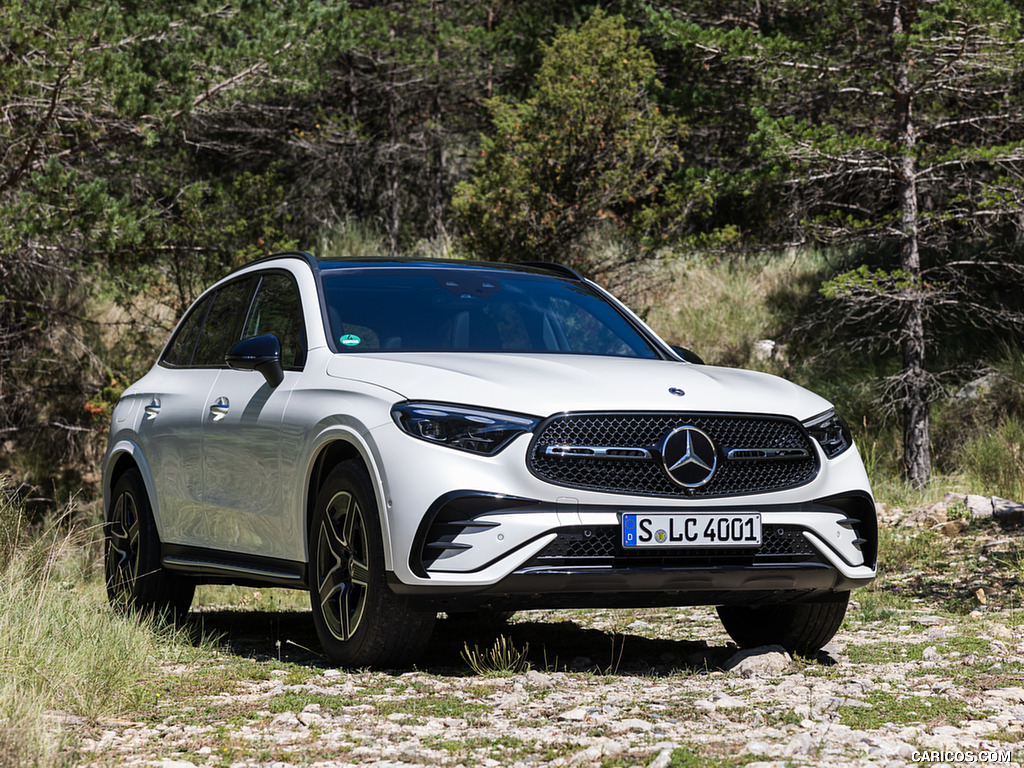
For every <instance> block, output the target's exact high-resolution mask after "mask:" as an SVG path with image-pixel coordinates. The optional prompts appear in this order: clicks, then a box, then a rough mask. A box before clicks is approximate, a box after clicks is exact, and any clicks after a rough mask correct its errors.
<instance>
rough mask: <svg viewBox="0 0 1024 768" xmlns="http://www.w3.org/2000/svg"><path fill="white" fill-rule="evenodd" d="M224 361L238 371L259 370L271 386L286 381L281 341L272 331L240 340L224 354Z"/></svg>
mask: <svg viewBox="0 0 1024 768" xmlns="http://www.w3.org/2000/svg"><path fill="white" fill-rule="evenodd" d="M224 362H226V363H227V364H228V367H229V368H233V369H235V370H236V371H257V372H258V373H261V374H263V378H265V379H266V380H267V384H269V385H270V386H271V387H276V386H278V385H279V384H280V383H281V382H282V381H284V366H283V365H282V364H281V342H280V341H278V339H277V336H275V335H274V334H272V333H265V334H263V335H262V336H253V337H252V338H249V339H243V340H242V341H240V342H238V343H237V344H235V346H233V347H232V348H231V350H230V351H229V352H228V353H227V355H225V356H224Z"/></svg>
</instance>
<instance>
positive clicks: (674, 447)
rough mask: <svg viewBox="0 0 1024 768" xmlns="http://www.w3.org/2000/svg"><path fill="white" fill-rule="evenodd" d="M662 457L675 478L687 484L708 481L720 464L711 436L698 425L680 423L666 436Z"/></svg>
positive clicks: (678, 481) (694, 486) (670, 474)
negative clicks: (679, 425)
mask: <svg viewBox="0 0 1024 768" xmlns="http://www.w3.org/2000/svg"><path fill="white" fill-rule="evenodd" d="M661 458H662V461H663V463H664V466H665V471H666V472H667V473H668V476H669V477H670V478H672V481H673V482H674V483H676V484H677V485H681V486H683V487H684V488H699V487H700V486H702V485H705V484H706V483H708V481H710V480H711V478H712V477H713V476H714V474H715V468H716V467H717V466H718V451H717V449H716V448H715V444H714V443H713V442H712V441H711V438H710V437H708V436H707V435H706V434H704V433H703V432H701V431H700V430H699V429H697V428H696V427H691V426H684V427H677V428H676V429H674V430H672V431H671V432H669V433H668V435H666V436H665V439H664V441H662V444H661Z"/></svg>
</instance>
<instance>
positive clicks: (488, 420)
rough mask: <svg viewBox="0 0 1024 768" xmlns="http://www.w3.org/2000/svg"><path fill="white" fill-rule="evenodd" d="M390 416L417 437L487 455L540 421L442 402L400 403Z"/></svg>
mask: <svg viewBox="0 0 1024 768" xmlns="http://www.w3.org/2000/svg"><path fill="white" fill-rule="evenodd" d="M391 416H392V418H394V420H395V423H396V424H398V426H399V427H401V429H402V430H403V431H405V432H407V433H409V434H410V435H412V436H413V437H418V438H419V439H420V440H426V441H427V442H428V443H437V444H439V445H446V446H448V447H449V448H457V449H458V450H460V451H469V452H470V453H480V454H484V455H486V456H493V455H494V454H496V453H498V451H500V450H501V449H502V448H504V447H505V446H506V445H508V444H509V443H510V442H512V440H514V439H515V438H516V437H518V436H519V435H522V434H524V433H526V432H532V431H533V429H534V427H536V426H537V424H538V423H539V422H540V419H535V418H533V417H531V416H521V415H518V414H514V413H502V412H501V411H487V410H482V409H480V408H464V407H462V406H459V405H445V404H442V403H399V404H398V405H396V406H394V407H393V408H392V409H391Z"/></svg>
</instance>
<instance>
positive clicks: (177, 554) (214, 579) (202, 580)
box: [161, 544, 308, 589]
mask: <svg viewBox="0 0 1024 768" xmlns="http://www.w3.org/2000/svg"><path fill="white" fill-rule="evenodd" d="M161 560H162V561H163V566H164V568H166V569H167V570H169V571H174V572H175V573H182V574H185V575H188V576H190V577H192V578H194V579H195V580H196V582H197V583H199V584H237V585H239V586H243V587H291V588H292V589H306V588H307V587H308V582H307V580H306V564H305V563H300V562H294V561H292V560H280V559H277V558H273V557H260V556H258V555H246V554H240V553H237V552H223V551H221V550H216V549H205V548H203V547H189V546H183V545H180V544H164V545H163V546H162V548H161Z"/></svg>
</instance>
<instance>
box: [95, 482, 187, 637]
mask: <svg viewBox="0 0 1024 768" xmlns="http://www.w3.org/2000/svg"><path fill="white" fill-rule="evenodd" d="M103 528H104V541H103V567H104V573H105V576H106V583H107V599H108V600H109V602H110V604H111V605H112V606H113V607H114V608H115V609H116V610H118V611H121V612H123V613H129V614H137V615H142V616H147V617H151V618H161V619H167V620H170V621H175V622H177V621H180V620H181V619H183V618H184V617H185V614H187V613H188V609H189V606H190V605H192V596H193V595H194V594H195V589H196V586H195V583H194V582H193V581H192V580H191V579H189V578H187V577H185V576H181V575H178V574H175V573H172V572H170V571H168V570H167V569H165V568H164V567H163V564H162V563H161V560H160V536H159V534H158V533H157V530H156V523H155V521H154V520H153V509H152V507H151V506H150V502H149V495H148V494H147V493H146V486H145V485H144V484H143V482H142V475H140V474H139V471H138V470H137V469H130V470H128V471H127V472H125V473H124V474H123V475H121V477H120V478H119V479H118V481H117V482H116V483H115V484H114V489H113V492H112V494H111V503H110V511H109V515H108V519H107V521H106V522H105V523H104V526H103Z"/></svg>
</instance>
